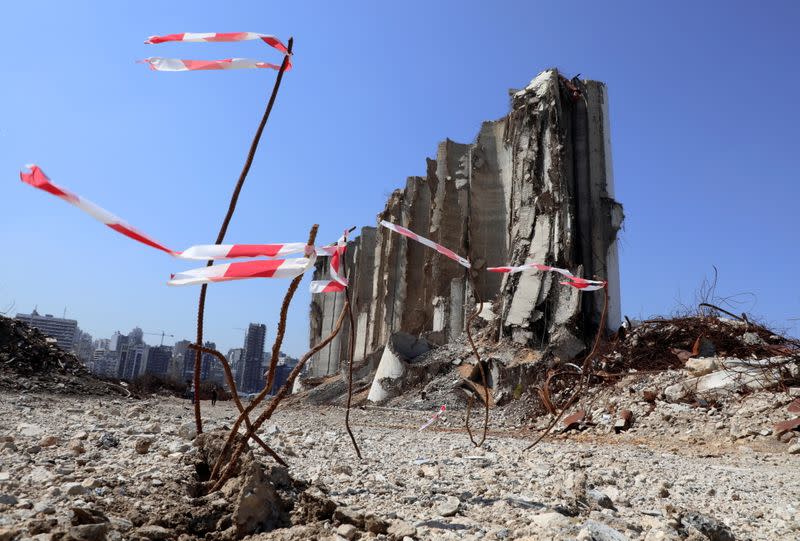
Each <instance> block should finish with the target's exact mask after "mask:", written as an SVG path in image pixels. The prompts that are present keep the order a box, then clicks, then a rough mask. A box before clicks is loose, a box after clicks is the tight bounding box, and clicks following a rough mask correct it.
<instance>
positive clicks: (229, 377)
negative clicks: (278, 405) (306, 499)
mask: <svg viewBox="0 0 800 541" xmlns="http://www.w3.org/2000/svg"><path fill="white" fill-rule="evenodd" d="M189 348H190V349H197V350H200V351H201V352H203V353H210V354H211V355H213V356H214V357H216V358H217V360H218V361H219V362H220V364H222V369H223V371H224V372H225V380H226V381H227V383H228V388H229V389H230V390H231V397H232V398H233V402H234V403H235V404H236V408H237V409H238V410H239V413H240V414H242V413H244V406H243V405H242V401H241V400H240V399H239V393H238V391H237V390H236V380H235V379H234V378H233V371H232V370H231V365H230V364H229V363H228V359H226V358H225V356H224V355H223V354H222V353H220V352H219V351H217V350H216V349H211V348H207V347H203V346H200V347H198V346H197V344H189ZM244 422H245V425H247V428H250V426H251V425H250V418H249V417H247V415H246V414H245V418H244ZM253 441H255V442H256V443H257V444H259V445H260V446H261V448H262V449H264V451H266V452H267V454H269V455H270V456H271V457H272V458H274V459H275V461H276V462H277V463H278V464H280V465H281V466H288V464H286V462H285V461H284V460H283V459H282V458H281V457H280V456H279V455H278V453H276V452H275V451H273V450H272V448H271V447H270V446H269V445H267V444H266V443H265V442H264V440H262V439H261V438H260V437H259V436H258V434H255V433H253Z"/></svg>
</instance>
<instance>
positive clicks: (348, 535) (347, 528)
mask: <svg viewBox="0 0 800 541" xmlns="http://www.w3.org/2000/svg"><path fill="white" fill-rule="evenodd" d="M357 532H358V530H357V529H356V527H355V526H353V525H352V524H342V525H341V526H339V527H338V528H336V533H337V534H339V535H341V536H342V537H344V538H345V539H353V538H355V536H356V533H357Z"/></svg>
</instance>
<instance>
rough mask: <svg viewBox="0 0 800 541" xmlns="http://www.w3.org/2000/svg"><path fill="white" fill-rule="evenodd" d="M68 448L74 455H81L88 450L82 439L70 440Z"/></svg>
mask: <svg viewBox="0 0 800 541" xmlns="http://www.w3.org/2000/svg"><path fill="white" fill-rule="evenodd" d="M67 449H69V450H70V452H72V454H74V455H81V454H83V453H85V452H86V447H84V445H83V442H82V441H81V440H70V442H69V444H68V445H67Z"/></svg>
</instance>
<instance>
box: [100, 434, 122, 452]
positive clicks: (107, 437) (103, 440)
mask: <svg viewBox="0 0 800 541" xmlns="http://www.w3.org/2000/svg"><path fill="white" fill-rule="evenodd" d="M97 445H99V446H100V447H102V448H103V449H111V448H112V447H117V446H118V445H119V438H117V437H116V436H115V435H114V434H112V433H111V432H103V434H102V435H101V436H100V439H98V440H97Z"/></svg>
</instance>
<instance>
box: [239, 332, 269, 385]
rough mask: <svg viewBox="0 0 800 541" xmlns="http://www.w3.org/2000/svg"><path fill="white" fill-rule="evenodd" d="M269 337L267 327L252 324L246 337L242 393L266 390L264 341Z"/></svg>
mask: <svg viewBox="0 0 800 541" xmlns="http://www.w3.org/2000/svg"><path fill="white" fill-rule="evenodd" d="M266 337H267V326H266V325H264V324H263V323H251V324H250V326H249V327H248V328H247V334H246V335H245V337H244V356H243V359H242V363H243V371H242V372H243V373H242V385H241V391H242V392H243V393H256V392H258V391H260V390H261V389H263V388H264V375H263V374H264V372H263V371H262V370H261V363H262V362H263V361H264V340H265V339H266Z"/></svg>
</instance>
